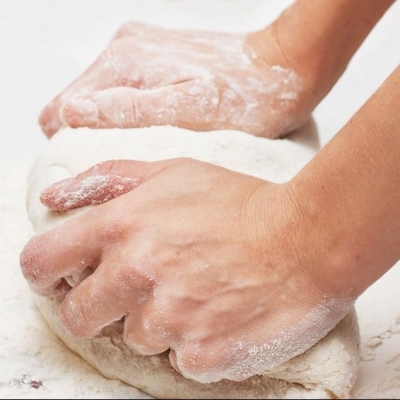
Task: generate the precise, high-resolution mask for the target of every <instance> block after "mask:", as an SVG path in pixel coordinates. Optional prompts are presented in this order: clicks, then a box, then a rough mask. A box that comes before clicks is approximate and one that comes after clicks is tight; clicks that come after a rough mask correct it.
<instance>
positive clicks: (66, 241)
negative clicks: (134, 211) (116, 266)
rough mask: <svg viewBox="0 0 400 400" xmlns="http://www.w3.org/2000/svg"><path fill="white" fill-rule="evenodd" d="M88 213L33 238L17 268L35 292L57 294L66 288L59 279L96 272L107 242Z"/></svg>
mask: <svg viewBox="0 0 400 400" xmlns="http://www.w3.org/2000/svg"><path fill="white" fill-rule="evenodd" d="M91 211H92V210H90V211H88V212H87V213H86V214H84V215H81V216H79V218H78V217H76V218H72V219H70V220H68V221H66V222H65V223H64V224H62V225H60V226H57V227H55V228H52V229H50V230H48V231H46V232H44V233H42V234H40V235H38V236H35V237H33V238H32V239H31V240H30V241H29V242H28V243H27V244H26V245H25V247H24V248H23V250H22V252H21V255H20V265H21V269H22V273H23V275H24V277H25V278H26V280H27V281H28V282H29V284H30V286H31V288H32V290H33V291H34V292H36V293H38V294H42V295H52V294H59V293H60V290H61V291H62V292H64V291H65V288H66V286H65V283H62V278H64V277H67V276H70V275H79V274H82V273H83V272H84V270H85V269H86V268H87V267H90V268H92V269H94V268H96V266H97V265H98V263H99V259H100V257H101V249H102V246H103V241H104V240H106V241H108V240H109V238H104V235H103V236H102V235H101V232H102V231H103V230H102V229H99V228H98V226H97V224H93V220H92V218H91V217H90V214H91ZM93 211H94V210H93ZM95 221H96V219H95ZM99 233H100V234H99ZM68 288H69V286H68Z"/></svg>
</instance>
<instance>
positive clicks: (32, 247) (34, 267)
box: [20, 238, 42, 284]
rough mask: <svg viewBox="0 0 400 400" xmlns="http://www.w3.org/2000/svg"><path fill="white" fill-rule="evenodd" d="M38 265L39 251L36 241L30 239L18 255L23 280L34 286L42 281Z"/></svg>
mask: <svg viewBox="0 0 400 400" xmlns="http://www.w3.org/2000/svg"><path fill="white" fill-rule="evenodd" d="M39 265H40V251H39V246H38V244H37V239H36V238H32V239H31V240H30V241H29V242H28V243H27V244H26V245H25V247H24V248H23V249H22V251H21V254H20V266H21V271H22V274H23V276H24V277H25V279H26V280H27V281H28V282H29V283H31V284H35V283H38V282H40V280H41V279H42V273H41V269H40V268H39Z"/></svg>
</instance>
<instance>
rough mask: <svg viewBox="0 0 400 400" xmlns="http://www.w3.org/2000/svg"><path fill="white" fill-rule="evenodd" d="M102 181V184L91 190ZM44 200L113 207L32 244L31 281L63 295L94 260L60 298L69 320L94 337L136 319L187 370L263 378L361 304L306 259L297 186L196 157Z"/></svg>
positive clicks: (140, 338) (144, 337) (139, 165)
mask: <svg viewBox="0 0 400 400" xmlns="http://www.w3.org/2000/svg"><path fill="white" fill-rule="evenodd" d="M93 180H97V181H98V182H99V181H101V182H103V183H104V184H103V185H97V186H96V187H97V188H100V189H99V190H92V189H93V185H92V186H91V185H90V184H89V183H90V182H93ZM116 188H117V189H116ZM85 190H86V191H87V192H86V193H87V196H83V197H82V196H81V197H80V198H81V199H82V198H83V200H81V201H78V202H74V201H72V199H74V198H76V196H74V194H76V193H80V194H81V195H82V193H85ZM115 196H118V197H115ZM113 197H114V198H113ZM110 199H112V200H110ZM42 202H43V203H44V204H45V205H46V206H48V207H49V208H52V209H55V210H58V211H62V210H68V209H72V208H75V207H82V206H86V205H93V204H100V203H102V202H103V204H100V205H97V206H96V207H93V208H91V209H89V210H88V211H86V212H85V213H83V214H80V215H78V216H76V217H74V218H72V219H70V220H68V221H67V222H65V223H64V224H62V225H61V226H58V227H55V228H53V229H51V230H49V231H47V232H45V233H43V234H41V235H39V236H37V237H34V238H33V239H31V241H30V242H29V243H28V244H27V245H26V247H25V248H24V250H23V252H22V254H21V266H22V270H23V273H24V276H25V277H26V279H27V280H28V281H29V283H30V285H31V287H32V289H33V290H34V291H35V292H37V293H39V294H42V295H47V296H48V295H58V294H63V293H64V291H65V289H66V288H67V284H66V282H65V280H64V279H63V278H65V277H67V276H71V275H76V274H81V273H83V272H84V270H87V268H88V267H89V268H91V270H92V271H93V273H92V274H91V275H90V276H88V277H86V278H85V279H84V280H83V281H82V282H80V283H79V284H78V285H77V286H75V287H74V288H72V289H70V290H69V292H68V294H67V295H66V297H65V298H64V300H63V302H62V304H61V307H60V314H61V319H62V321H63V323H64V324H65V327H66V329H67V330H68V331H69V332H70V333H71V334H72V335H74V336H77V337H91V336H93V335H95V334H96V333H98V332H99V331H100V330H101V329H102V328H103V327H105V326H106V325H108V324H110V323H112V322H113V321H117V320H120V319H121V318H124V340H125V342H126V344H127V345H128V346H130V347H132V348H133V349H135V350H136V351H137V352H139V353H140V354H143V355H152V354H157V353H161V352H164V351H166V350H168V349H171V350H170V360H171V364H172V365H173V367H174V368H175V369H176V370H177V371H179V372H181V373H182V374H183V375H184V376H186V377H188V378H192V379H194V380H197V381H200V382H204V383H206V382H212V381H218V380H221V379H224V378H226V379H231V380H242V379H245V378H247V377H249V376H251V375H253V374H255V373H261V372H263V371H264V370H265V369H267V368H270V367H272V366H274V365H277V364H280V363H282V362H284V361H286V360H288V359H290V358H292V357H293V356H295V355H297V354H300V353H302V352H304V351H305V350H306V349H308V348H309V347H311V346H312V345H313V344H314V343H315V342H316V341H318V340H319V339H320V338H322V337H323V336H324V335H325V334H326V333H327V332H328V331H329V330H330V329H332V328H333V327H334V326H335V324H336V323H337V322H338V321H339V320H340V319H341V318H342V317H343V316H344V315H345V314H346V312H347V311H348V309H349V307H350V303H349V302H346V301H342V300H340V299H339V298H337V297H335V295H334V296H332V297H327V296H326V293H333V292H334V290H333V288H332V281H333V280H331V279H330V277H324V276H323V275H322V273H321V270H322V268H311V267H310V266H313V265H314V264H313V263H312V262H311V261H313V260H304V259H303V258H302V254H308V252H304V253H302V252H301V249H302V245H303V244H304V238H306V237H308V236H307V234H306V233H305V232H307V233H310V232H311V230H309V229H308V227H307V225H306V221H302V220H301V215H300V216H299V215H297V209H296V204H295V202H294V201H293V197H292V196H290V195H289V192H288V189H287V186H286V185H278V184H271V183H268V182H265V181H263V180H260V179H258V178H254V177H250V176H247V175H243V174H239V173H236V172H233V171H230V170H227V169H224V168H221V167H218V166H215V165H212V164H207V163H203V162H200V161H194V160H191V159H173V160H168V161H160V162H153V163H145V162H135V161H114V162H105V163H101V164H99V165H97V166H95V167H94V168H92V169H90V170H88V171H86V172H84V173H82V174H80V175H79V176H77V177H76V178H72V179H69V180H67V181H64V182H62V183H60V184H56V185H54V186H52V187H50V188H49V189H48V190H46V191H45V192H43V194H42ZM294 215H296V218H294V217H293V216H294ZM303 226H304V229H305V230H302V227H303ZM310 235H311V233H310ZM302 240H303V242H302ZM311 254H314V253H311Z"/></svg>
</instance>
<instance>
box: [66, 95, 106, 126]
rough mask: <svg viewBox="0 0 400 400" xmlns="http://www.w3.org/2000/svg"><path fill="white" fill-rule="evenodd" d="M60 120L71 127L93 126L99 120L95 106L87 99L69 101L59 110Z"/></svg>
mask: <svg viewBox="0 0 400 400" xmlns="http://www.w3.org/2000/svg"><path fill="white" fill-rule="evenodd" d="M61 119H62V120H63V121H64V122H65V123H66V124H67V125H72V126H82V125H87V126H93V125H97V122H98V120H99V109H98V108H97V104H96V103H94V102H93V101H92V100H89V99H81V98H80V99H71V100H68V102H66V103H65V104H64V106H63V107H62V109H61Z"/></svg>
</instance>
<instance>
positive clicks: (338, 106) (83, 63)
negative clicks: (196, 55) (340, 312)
mask: <svg viewBox="0 0 400 400" xmlns="http://www.w3.org/2000/svg"><path fill="white" fill-rule="evenodd" d="M289 4H291V1H283V0H265V1H263V0H241V1H240V0H230V1H229V0H225V1H224V0H219V1H218V0H215V1H212V0H164V1H163V0H159V1H157V0H103V1H99V0H85V1H82V0H30V1H27V0H25V1H24V0H0V178H1V181H0V185H1V186H0V187H2V199H1V203H0V253H1V254H0V263H1V267H0V268H1V269H2V270H1V271H2V274H3V276H6V277H9V279H10V281H6V282H5V281H4V280H3V281H1V282H0V317H1V318H2V322H1V328H0V343H1V344H0V350H2V351H3V354H2V353H1V352H0V397H3V398H4V397H5V398H10V397H15V398H22V397H26V398H27V397H30V398H34V397H35V396H37V397H38V398H40V397H41V396H43V397H46V398H51V397H53V396H55V397H63V396H68V395H69V396H74V397H86V398H88V397H91V398H95V396H99V397H103V398H105V397H107V398H120V397H119V396H123V395H125V396H128V392H124V391H123V390H122V389H120V386H118V385H117V386H115V385H116V384H114V383H109V382H108V381H105V380H103V378H101V377H97V378H96V379H97V380H95V382H96V385H97V386H96V387H95V388H94V389H93V385H92V386H90V387H89V386H87V387H83V388H82V389H75V386H76V385H78V386H77V387H80V386H79V385H80V383H79V382H81V381H80V379H81V380H82V379H83V380H86V381H87V379H89V377H90V379H94V378H93V376H95V374H96V373H95V372H94V371H91V370H90V371H89V370H87V369H85V368H86V367H82V366H77V365H75V364H73V365H74V368H69V369H68V370H63V369H62V368H63V366H65V365H72V364H71V363H70V362H69V361H68V360H69V357H70V355H69V353H68V350H66V349H64V348H62V349H61V347H60V346H61V344H60V343H59V342H57V341H56V339H55V338H53V337H52V336H51V333H49V332H48V330H47V328H46V326H45V325H40V322H39V321H40V320H39V319H37V315H36V314H34V313H35V312H36V311H35V309H34V306H33V303H30V302H29V301H28V300H27V299H28V297H27V299H25V297H24V296H25V290H26V288H25V286H24V284H25V283H24V282H23V280H22V277H21V276H20V274H19V271H17V270H18V253H19V251H20V246H22V245H23V244H24V241H25V240H26V239H25V237H26V233H23V234H22V233H21V236H18V237H17V238H15V237H13V236H15V224H17V223H20V221H22V220H23V219H24V218H25V216H24V215H23V214H21V213H23V211H21V210H23V199H22V198H21V197H22V196H23V190H22V189H21V187H23V184H24V183H23V182H22V181H23V180H24V179H25V176H24V175H23V174H22V175H21V174H18V173H16V172H15V171H14V170H13V169H14V168H16V167H15V166H16V165H17V164H18V163H21V162H22V163H28V164H29V163H30V162H31V160H32V159H33V158H34V157H35V156H36V155H37V153H38V151H39V150H40V148H42V147H43V146H44V145H45V144H46V139H45V137H44V135H43V134H42V133H41V131H40V128H39V126H38V123H37V119H38V116H39V112H40V110H41V108H42V107H44V106H45V104H46V103H47V102H48V101H49V100H51V98H52V97H54V96H55V95H56V94H57V93H58V92H59V91H60V90H62V89H63V88H64V87H65V86H66V85H67V84H69V83H70V82H71V81H72V80H73V79H75V78H76V77H77V76H78V75H79V74H80V73H81V72H82V71H83V70H84V69H85V68H86V67H87V66H88V65H89V64H90V63H91V62H92V61H93V60H94V58H95V57H97V55H98V54H99V53H100V51H102V50H103V49H104V47H105V46H106V44H107V42H108V40H109V39H110V37H111V36H112V34H113V33H114V32H115V30H116V29H117V28H118V27H119V26H120V25H121V24H122V23H123V22H125V21H127V20H130V19H132V20H144V21H148V22H154V23H157V24H164V25H167V26H172V27H186V28H207V29H214V30H221V31H232V32H234V31H246V30H253V29H257V28H261V27H262V26H264V25H266V24H268V23H269V22H271V21H272V20H273V19H275V18H276V17H277V16H278V15H279V14H280V12H282V11H283V9H284V8H285V7H286V6H287V5H289ZM399 62H400V3H399V2H397V3H396V4H394V5H393V6H392V8H391V9H390V10H389V11H388V13H387V14H386V15H385V16H384V17H383V19H382V20H381V21H380V22H379V23H378V25H377V26H376V27H375V29H374V30H373V31H372V33H371V34H370V36H369V37H368V38H367V40H366V41H365V42H364V44H363V45H362V46H361V48H360V49H359V51H358V52H357V54H356V55H355V56H354V58H353V60H352V61H351V63H350V65H349V67H348V69H347V70H346V71H345V73H344V75H343V76H342V78H341V79H340V80H339V82H338V83H337V85H336V86H335V87H334V88H333V90H332V91H331V93H330V94H329V95H328V96H327V97H326V98H325V100H323V102H322V103H321V104H320V105H319V106H318V107H317V109H316V111H315V113H314V118H315V120H316V122H317V125H318V127H319V133H320V137H321V141H322V143H323V144H324V143H326V142H327V141H328V140H329V139H330V138H331V137H332V136H333V135H334V134H335V133H336V132H337V131H338V130H339V129H340V128H341V127H342V126H343V124H344V123H345V122H346V121H347V120H348V119H349V118H350V117H351V116H352V114H353V113H354V112H355V111H356V110H357V109H358V108H359V107H360V106H361V105H362V104H363V103H364V102H365V101H366V99H367V98H368V97H369V96H370V95H371V94H372V93H373V92H374V91H375V90H376V89H377V88H378V87H379V85H380V84H381V83H382V82H383V81H384V79H385V78H386V77H387V76H388V74H389V73H390V72H391V71H393V69H394V68H395V67H396V66H397V65H398V64H399ZM399 107H400V106H399ZM384 134H385V133H384V132H382V135H384ZM399 134H400V127H399ZM20 181H21V182H20ZM21 185H22V186H21ZM371 190H373V188H371ZM13 196H14V197H13ZM8 197H12V198H15V204H16V206H15V207H16V208H15V209H14V208H12V207H9V206H8V204H9V202H8ZM11 213H13V214H12V215H15V220H13V219H12V218H13V217H11ZM21 223H22V222H21ZM21 229H22V228H21ZM10 260H11V261H10ZM2 285H3V286H2ZM13 285H15V287H16V289H15V291H13ZM27 296H29V293H28V294H27ZM356 306H357V311H358V314H359V318H360V327H361V336H362V349H361V350H362V356H363V362H362V365H361V371H360V380H359V383H358V387H357V390H356V392H355V395H357V396H362V395H364V396H366V395H367V396H369V397H374V396H377V397H382V398H383V397H385V396H387V397H393V398H399V397H400V361H399V360H400V350H399V349H400V340H399V337H400V335H398V334H396V333H398V332H397V331H396V329H397V328H396V327H397V326H398V325H396V323H395V322H396V321H395V318H396V316H398V315H400V277H399V267H398V266H396V267H394V268H393V269H392V271H390V273H389V274H387V275H386V276H385V277H384V278H382V279H381V280H380V281H379V282H378V283H377V284H375V285H373V287H371V288H370V289H369V290H368V291H367V292H366V293H365V294H364V295H362V297H361V298H360V300H359V301H358V302H357V304H356ZM28 321H29V322H30V323H29V324H28ZM399 323H400V320H399ZM32 325H35V326H36V325H37V326H38V328H37V329H36V328H35V329H36V330H33V331H32V329H33V328H32ZM21 332H26V335H28V334H29V338H32V337H35V338H36V337H37V338H38V339H37V340H38V341H39V340H40V337H43V336H44V337H45V339H46V340H47V342H46V344H45V345H43V344H42V345H41V347H40V346H39V345H38V347H37V348H35V345H32V346H33V348H32V346H31V345H30V347H29V348H28V347H26V348H24V344H25V343H28V339H29V338H28V336H24V335H23V334H22V333H21ZM35 335H36V336H35ZM371 339H372V340H375V341H372V342H371ZM7 340H8V342H7ZM35 340H36V339H35ZM380 340H381V342H382V343H380V344H379V345H377V347H374V345H372V344H371V343H375V344H376V343H378V342H379V341H380ZM29 343H31V342H29ZM52 346H53V347H52ZM57 357H59V358H60V359H61V362H60V363H56V364H55V365H53V364H52V363H51V364H48V365H47V366H46V365H45V364H46V363H50V360H53V361H54V360H55V359H56V358H57ZM71 357H72V356H71ZM74 360H75V359H74ZM74 362H78V361H77V360H75V361H74ZM49 365H50V367H49ZM24 368H25V369H24ZM40 368H44V369H43V371H46V373H47V374H48V375H49V377H51V378H52V379H53V378H54V379H53V380H54V381H55V382H58V383H57V384H56V385H54V386H51V384H50V383H48V386H47V389H46V390H47V391H45V390H44V389H43V390H42V389H41V390H39V391H37V392H35V391H34V392H32V389H31V388H30V387H28V386H29V385H28V386H27V387H25V386H24V384H23V383H22V384H21V385H22V386H21V385H19V386H18V385H17V384H15V382H20V381H18V379H20V377H21V376H23V375H24V374H26V372H24V371H26V370H30V371H31V374H32V375H30V376H32V377H34V373H36V374H37V376H39V375H40V374H39V372H38V370H39V371H40ZM46 368H47V369H46ZM57 368H58V369H57ZM75 368H76V370H75ZM82 368H83V369H82ZM32 371H33V372H32ZM76 371H78V372H79V373H77V372H76ZM82 371H83V372H82ZM53 375H54V376H53ZM2 377H3V378H2ZM18 377H19V378H18ZM83 377H84V378H83ZM39 378H40V376H39ZM39 378H38V379H39ZM86 378H87V379H86ZM32 379H33V378H32ZM103 381H104V382H103ZM13 382H14V383H13ZM62 383H64V384H65V383H69V384H68V385H67V386H60V385H61V384H62ZM74 385H75V386H74ZM101 385H103V386H101ZM57 388H58V389H57ZM118 388H119V389H118ZM28 389H29V390H28ZM117 389H118V390H117ZM121 390H122V391H121ZM96 393H97V394H96ZM377 393H379V395H377ZM129 396H130V397H132V396H133V394H132V392H129Z"/></svg>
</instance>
